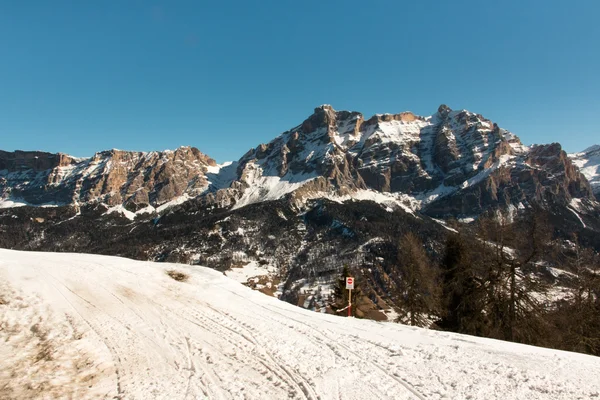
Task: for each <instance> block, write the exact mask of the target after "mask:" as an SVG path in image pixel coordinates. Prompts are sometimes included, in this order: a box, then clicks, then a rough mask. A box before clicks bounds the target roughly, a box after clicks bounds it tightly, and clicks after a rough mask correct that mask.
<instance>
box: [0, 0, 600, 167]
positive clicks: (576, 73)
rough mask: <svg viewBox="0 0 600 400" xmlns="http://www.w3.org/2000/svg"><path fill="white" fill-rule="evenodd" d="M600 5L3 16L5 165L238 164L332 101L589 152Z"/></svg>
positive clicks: (114, 9) (71, 11)
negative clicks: (189, 149)
mask: <svg viewBox="0 0 600 400" xmlns="http://www.w3.org/2000/svg"><path fill="white" fill-rule="evenodd" d="M598 15H600V2H598V1H577V0H573V1H569V2H563V1H561V2H559V1H551V0H545V1H536V0H528V1H523V0H521V1H501V2H495V1H482V0H477V1H427V0H419V1H416V0H415V1H412V2H401V1H391V0H390V1H383V0H373V1H360V2H359V1H350V0H344V1H337V0H327V1H310V0H303V1H291V0H289V1H288V0H277V1H267V0H262V1H227V0H223V1H211V2H202V1H177V0H174V1H169V2H167V1H163V2H160V1H154V2H152V1H134V0H128V1H122V0H118V1H116V0H112V1H111V0H107V1H96V2H83V1H76V0H73V1H60V0H53V1H38V2H36V1H33V0H32V1H8V0H7V1H0V60H1V62H0V149H3V150H15V149H22V150H44V151H50V152H58V151H60V152H65V153H69V154H73V155H76V156H91V155H92V154H93V153H94V152H96V151H100V150H104V149H110V148H120V149H125V150H139V151H147V150H162V149H173V148H176V147H179V146H182V145H191V146H195V147H197V148H199V149H200V150H201V151H202V152H204V153H207V154H208V155H210V156H212V157H213V158H215V159H217V161H219V162H223V161H226V160H233V159H238V158H239V157H240V156H241V155H243V154H244V153H245V152H246V151H247V150H249V149H250V148H251V147H254V146H256V145H258V144H260V143H264V142H268V141H269V140H271V139H272V138H274V137H275V136H277V135H278V134H279V133H281V132H282V131H285V130H287V129H289V128H291V127H293V126H295V125H297V124H299V123H301V122H302V121H303V120H304V119H305V118H306V117H308V116H309V115H310V114H311V113H312V110H313V108H314V107H316V106H318V105H320V104H323V103H327V104H332V105H333V107H334V108H335V109H338V110H342V109H348V110H356V111H360V112H362V113H363V114H365V115H366V116H367V117H368V116H370V115H372V114H374V113H384V112H391V113H396V112H401V111H406V110H410V111H413V112H415V113H417V114H421V115H430V114H432V113H434V112H435V111H436V110H437V107H438V106H439V105H440V104H441V103H445V104H448V105H449V106H450V107H451V108H454V109H462V108H466V109H469V110H471V111H474V112H477V113H480V114H483V115H484V116H485V117H487V118H489V119H492V120H493V121H495V122H497V123H498V124H499V125H500V126H502V127H503V128H506V129H509V130H511V131H513V132H514V133H516V134H517V135H519V136H520V137H521V139H522V141H523V142H524V143H525V144H531V143H549V142H554V141H558V142H560V143H561V144H562V145H563V147H564V148H565V149H566V150H567V151H569V152H572V151H576V150H581V149H583V148H585V147H588V146H590V145H592V144H594V143H600V134H599V133H600V125H599V124H598V116H599V115H600V78H599V77H598V71H600V24H599V23H598V21H597V18H598Z"/></svg>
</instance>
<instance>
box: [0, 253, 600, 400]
mask: <svg viewBox="0 0 600 400" xmlns="http://www.w3.org/2000/svg"><path fill="white" fill-rule="evenodd" d="M172 269H174V270H177V271H181V272H185V273H186V274H188V275H189V280H188V281H187V282H178V281H175V280H173V279H171V278H170V277H169V276H167V274H166V273H165V272H166V271H167V270H172ZM0 327H1V328H2V329H0V342H1V343H2V346H0V397H2V398H28V399H30V398H77V399H96V398H107V399H112V398H120V399H198V398H200V399H204V398H210V399H229V398H235V399H238V398H239V399H241V398H248V399H283V398H298V399H314V400H316V399H323V400H325V399H375V398H377V399H441V398H447V399H503V400H507V399H591V398H595V397H598V396H600V377H599V375H598V371H600V358H597V357H592V356H586V355H582V354H576V353H568V352H562V351H555V350H549V349H542V348H536V347H532V346H525V345H519V344H514V343H508V342H502V341H495V340H490V339H483V338H476V337H470V336H464V335H458V334H452V333H443V332H435V331H430V330H425V329H420V328H411V327H408V326H403V325H399V324H394V323H380V322H374V321H367V320H357V319H352V318H343V317H337V316H332V315H326V314H320V313H314V312H311V311H308V310H304V309H301V308H298V307H294V306H292V305H290V304H287V303H284V302H281V301H279V300H276V299H274V298H272V297H269V296H266V295H263V294H261V293H258V292H254V291H252V290H251V289H249V288H246V287H244V286H243V285H240V284H239V283H237V282H235V281H233V280H232V279H229V278H227V277H225V276H223V275H222V274H221V273H219V272H217V271H214V270H210V269H208V268H202V267H195V266H189V265H177V264H162V263H161V264H158V263H150V262H139V261H131V260H127V259H123V258H117V257H106V256H94V255H82V254H66V253H27V252H17V251H12V250H0Z"/></svg>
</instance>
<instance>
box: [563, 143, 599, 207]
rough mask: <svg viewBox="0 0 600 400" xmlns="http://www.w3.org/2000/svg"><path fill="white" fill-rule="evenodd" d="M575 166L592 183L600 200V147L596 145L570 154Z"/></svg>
mask: <svg viewBox="0 0 600 400" xmlns="http://www.w3.org/2000/svg"><path fill="white" fill-rule="evenodd" d="M569 157H571V159H572V160H573V164H575V165H577V167H578V168H579V169H580V171H581V173H582V174H583V175H584V176H585V177H586V178H587V180H588V181H589V182H590V186H591V187H592V190H593V191H594V193H595V194H596V197H597V198H598V199H600V145H594V146H591V147H589V148H587V149H585V150H584V151H582V152H579V153H573V154H569Z"/></svg>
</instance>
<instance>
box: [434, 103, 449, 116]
mask: <svg viewBox="0 0 600 400" xmlns="http://www.w3.org/2000/svg"><path fill="white" fill-rule="evenodd" d="M437 112H438V114H439V115H440V116H441V117H442V118H447V117H448V115H449V114H450V112H452V109H451V108H450V107H448V106H447V105H445V104H442V105H440V106H439V107H438V110H437Z"/></svg>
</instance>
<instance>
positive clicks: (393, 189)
mask: <svg viewBox="0 0 600 400" xmlns="http://www.w3.org/2000/svg"><path fill="white" fill-rule="evenodd" d="M548 169H552V171H548ZM549 172H550V173H549ZM238 174H239V176H240V181H239V182H240V183H241V185H240V186H239V187H236V188H235V190H233V191H231V197H232V198H233V199H234V200H233V201H232V202H235V203H236V207H240V206H244V205H247V204H250V203H253V202H259V201H263V200H274V199H277V198H279V197H281V196H283V195H286V194H288V193H293V195H292V196H293V198H294V199H295V200H296V201H298V202H300V203H303V202H304V201H305V200H306V199H308V198H319V197H326V196H329V197H331V196H334V197H338V198H340V197H341V198H346V197H348V196H349V197H358V196H363V195H364V194H365V193H377V194H383V195H384V196H385V197H386V202H389V201H390V200H391V201H392V202H394V201H395V203H396V205H397V206H399V207H403V208H408V209H410V210H412V211H417V210H420V211H422V212H425V213H429V214H430V215H434V216H447V215H452V216H454V217H456V216H472V215H479V214H480V213H481V212H483V211H484V210H485V209H487V208H489V207H509V206H511V205H512V206H515V207H517V206H519V204H521V206H522V205H523V204H528V203H531V202H536V201H540V200H541V199H543V198H545V197H546V196H547V195H550V196H555V197H560V198H563V200H561V201H562V203H564V204H568V203H569V201H570V200H571V199H572V198H580V199H587V200H593V198H592V194H591V189H590V188H589V185H588V184H587V182H586V181H585V179H583V178H582V177H581V176H580V175H579V173H578V171H576V169H575V168H574V167H573V165H572V164H571V161H570V160H569V159H568V157H566V155H565V154H564V152H563V151H562V149H561V147H560V145H557V144H553V145H542V146H531V147H527V146H524V145H522V144H521V142H520V140H519V138H518V137H517V136H515V135H514V134H512V133H511V132H509V131H507V130H505V129H502V128H500V127H498V126H497V125H496V124H495V123H493V122H492V121H490V120H488V119H486V118H484V117H483V116H481V115H479V114H475V113H472V112H470V111H467V110H460V111H455V110H451V109H450V108H449V107H447V106H445V105H442V106H440V107H439V109H438V111H437V112H436V113H435V114H433V115H431V116H427V117H422V116H417V115H414V114H413V113H411V112H403V113H399V114H378V115H375V116H373V117H371V118H369V119H367V120H365V119H364V118H363V115H362V114H360V113H358V112H349V111H336V110H334V109H333V108H332V107H331V106H329V105H323V106H320V107H317V108H316V109H315V110H314V113H313V115H311V116H310V117H309V118H308V119H306V120H305V121H304V122H303V123H302V124H300V125H298V126H296V127H294V128H292V129H290V130H288V131H286V132H284V133H282V134H281V135H280V136H278V137H277V138H275V139H274V140H272V141H271V142H269V143H268V144H262V145H260V146H258V147H257V148H256V149H253V150H251V151H250V152H248V153H247V154H246V155H244V156H243V157H242V158H241V159H240V160H239V167H238ZM371 197H373V194H371Z"/></svg>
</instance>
